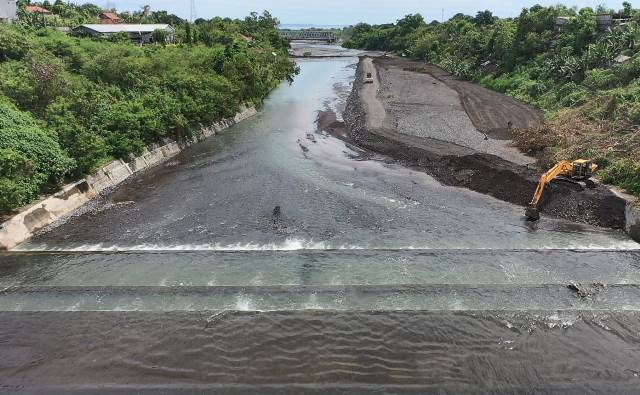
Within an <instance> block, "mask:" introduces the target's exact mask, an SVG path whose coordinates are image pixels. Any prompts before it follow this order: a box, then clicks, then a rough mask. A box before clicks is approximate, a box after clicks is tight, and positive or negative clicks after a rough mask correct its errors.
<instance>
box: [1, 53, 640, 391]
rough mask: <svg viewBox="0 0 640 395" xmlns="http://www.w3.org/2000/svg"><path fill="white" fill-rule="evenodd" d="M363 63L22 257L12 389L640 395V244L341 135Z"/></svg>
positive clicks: (322, 67) (25, 249) (289, 94)
mask: <svg viewBox="0 0 640 395" xmlns="http://www.w3.org/2000/svg"><path fill="white" fill-rule="evenodd" d="M357 63H358V58H357V57H356V56H355V54H354V56H353V57H342V58H336V59H305V60H300V61H299V65H300V67H301V73H300V75H299V76H298V77H297V78H296V81H295V82H294V83H293V84H291V85H289V84H283V85H282V86H280V87H279V88H278V89H276V90H275V91H274V92H273V93H272V94H271V95H270V96H269V97H268V98H267V100H266V101H265V103H264V106H263V107H262V108H261V110H260V111H259V112H258V114H256V115H255V116H253V117H251V118H249V119H247V120H245V121H243V122H241V123H238V124H237V125H234V126H232V127H230V128H229V129H227V130H226V131H225V132H223V133H220V134H219V135H218V136H216V137H215V138H211V139H206V140H204V141H202V142H200V143H198V144H193V145H191V146H190V147H186V148H184V149H182V150H181V151H180V152H179V153H177V154H176V155H173V156H171V159H170V160H169V161H165V162H163V163H160V164H158V165H157V166H154V167H153V168H150V169H148V170H146V171H138V172H135V171H133V169H132V172H133V173H134V174H133V175H130V176H127V177H126V179H125V180H124V181H122V182H121V183H120V184H119V185H118V186H117V187H115V188H107V189H105V190H104V191H103V192H102V193H101V194H100V196H98V197H97V198H95V199H92V200H91V201H90V202H88V203H87V204H84V205H83V206H82V208H81V209H80V210H78V211H77V212H76V213H75V214H74V215H72V216H69V217H66V218H65V219H64V220H63V221H58V222H57V223H56V224H57V225H58V226H56V227H50V228H47V229H45V230H46V231H41V232H37V233H36V234H35V235H34V237H32V238H31V239H30V240H29V241H27V242H25V243H23V244H21V245H20V246H18V247H17V248H15V249H13V250H12V251H9V252H3V253H1V255H0V333H2V341H0V355H2V358H0V383H2V385H1V386H0V392H8V393H34V394H40V393H47V394H49V393H53V394H56V393H59V394H69V393H87V394H89V393H91V394H93V393H110V394H114V393H143V394H144V393H149V394H152V393H153V394H155V393H183V394H190V393H203V392H215V393H222V394H240V393H264V394H271V393H277V394H300V393H310V394H315V393H362V394H365V393H371V392H376V391H377V392H382V393H411V394H424V393H434V392H438V393H505V392H506V393H521V392H533V393H576V394H577V393H585V392H596V393H603V392H607V393H631V392H634V391H636V390H637V388H638V384H639V380H640V357H639V356H638V352H637V344H638V342H639V341H640V338H639V333H640V313H639V311H640V245H638V244H637V243H636V242H634V241H633V240H631V239H630V238H629V236H628V235H627V234H625V233H624V232H623V231H622V230H614V229H607V228H601V227H596V226H591V225H587V224H583V223H576V222H571V221H568V220H565V219H560V218H555V217H544V218H543V219H542V220H541V221H540V222H539V223H537V224H531V223H528V222H526V221H525V220H524V218H523V215H522V208H521V207H520V206H518V205H515V204H512V203H508V202H505V201H502V200H498V199H496V198H494V197H491V196H487V195H484V194H481V193H478V192H474V191H471V190H469V189H466V188H459V187H454V186H447V185H443V184H442V183H440V182H438V181H437V180H436V179H434V178H432V177H431V176H429V175H428V174H426V173H424V172H422V171H417V170H415V169H411V168H407V167H404V166H402V165H400V164H397V163H396V162H395V161H393V160H391V159H390V158H388V157H385V156H381V155H378V154H375V153H372V152H369V151H366V150H363V149H361V148H359V147H356V146H354V145H351V144H348V143H345V142H344V141H342V140H340V139H338V138H335V137H332V135H331V134H329V133H327V131H325V130H323V127H319V126H318V123H317V122H316V120H317V119H318V115H319V114H325V113H327V112H330V113H332V114H333V116H334V118H335V119H336V122H340V121H341V120H342V116H343V111H344V109H345V106H346V103H347V99H348V97H349V95H350V93H351V90H352V83H353V81H354V75H355V70H356V65H357ZM163 155H164V154H163ZM148 159H149V158H147V160H148ZM139 163H144V160H142V162H139ZM129 167H130V168H131V165H129ZM116 168H118V167H116ZM126 173H127V172H122V173H118V174H121V175H120V177H122V178H124V177H125V176H126ZM114 177H115V176H114ZM115 178H118V177H115ZM96 185H97V183H96Z"/></svg>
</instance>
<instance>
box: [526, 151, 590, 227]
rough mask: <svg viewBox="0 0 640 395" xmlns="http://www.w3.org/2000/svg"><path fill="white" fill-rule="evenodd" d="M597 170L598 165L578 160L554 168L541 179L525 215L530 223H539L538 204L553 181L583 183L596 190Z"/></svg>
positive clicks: (561, 163)
mask: <svg viewBox="0 0 640 395" xmlns="http://www.w3.org/2000/svg"><path fill="white" fill-rule="evenodd" d="M596 170H598V165H596V164H595V163H593V162H592V161H590V160H585V159H578V160H575V161H573V162H572V161H568V160H563V161H562V162H560V163H558V164H557V165H555V166H553V167H552V168H551V170H549V171H548V172H546V173H544V174H543V175H542V177H540V183H538V189H536V193H535V195H533V200H532V201H531V204H530V206H529V207H528V208H527V210H526V212H525V215H526V216H527V218H528V219H529V220H530V221H538V220H539V219H540V212H539V211H538V204H539V203H540V199H542V194H543V193H544V190H545V188H546V187H547V186H548V185H549V184H550V183H551V181H553V180H556V179H560V180H563V181H569V182H572V183H578V184H580V182H581V181H582V182H583V183H584V185H585V186H586V187H587V188H595V186H596V184H595V182H593V180H592V179H591V177H593V173H595V172H596ZM580 185H582V184H580Z"/></svg>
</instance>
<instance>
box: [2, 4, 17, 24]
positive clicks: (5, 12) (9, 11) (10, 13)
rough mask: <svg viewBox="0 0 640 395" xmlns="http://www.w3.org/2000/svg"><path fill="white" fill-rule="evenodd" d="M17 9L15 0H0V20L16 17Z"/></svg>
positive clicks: (10, 19)
mask: <svg viewBox="0 0 640 395" xmlns="http://www.w3.org/2000/svg"><path fill="white" fill-rule="evenodd" d="M17 10H18V7H17V5H16V0H0V22H11V21H13V20H14V19H16V15H17V12H18V11H17Z"/></svg>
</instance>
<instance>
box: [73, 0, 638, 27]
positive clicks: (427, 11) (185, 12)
mask: <svg viewBox="0 0 640 395" xmlns="http://www.w3.org/2000/svg"><path fill="white" fill-rule="evenodd" d="M622 1H623V0H620V1H606V0H565V1H561V3H562V4H565V5H567V6H578V7H587V6H588V7H594V8H595V7H597V6H598V5H599V4H604V5H606V6H609V7H611V8H615V9H618V8H621V5H622ZM76 2H77V3H82V2H84V1H76ZM91 2H93V3H95V4H98V5H101V6H105V5H109V6H115V7H116V8H117V9H118V10H137V9H139V8H140V7H141V6H142V5H144V4H149V5H150V6H151V8H152V9H156V10H167V11H169V12H171V13H173V14H176V15H179V16H181V17H183V18H187V19H188V18H189V14H190V11H189V10H190V1H189V0H93V1H91ZM195 2H196V14H197V16H198V17H199V18H206V19H209V18H212V17H214V16H222V17H231V18H243V17H245V16H246V15H248V14H249V13H250V12H251V11H262V10H265V9H266V10H269V11H270V12H271V13H272V14H273V15H274V16H275V17H277V18H278V19H279V20H280V21H281V22H282V23H286V24H313V25H353V24H356V23H358V22H367V23H371V24H379V23H388V22H394V21H396V20H397V19H399V18H402V17H403V16H404V15H406V14H414V13H420V14H422V15H423V16H424V18H425V19H426V20H428V21H431V20H434V19H438V20H440V19H441V18H442V11H443V7H444V16H445V18H446V19H448V18H449V17H451V16H453V15H454V14H456V13H458V12H463V13H465V14H470V15H475V13H476V12H477V11H479V10H484V9H488V10H491V11H493V13H494V15H497V16H500V17H510V16H516V15H518V14H519V13H520V10H521V9H522V8H523V7H530V6H532V5H534V4H542V5H554V4H558V3H559V1H558V0H553V1H546V0H538V1H535V0H513V1H503V0H447V1H442V0H441V1H433V0H195ZM632 3H633V1H632Z"/></svg>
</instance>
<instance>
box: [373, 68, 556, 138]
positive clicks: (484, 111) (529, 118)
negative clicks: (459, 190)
mask: <svg viewBox="0 0 640 395" xmlns="http://www.w3.org/2000/svg"><path fill="white" fill-rule="evenodd" d="M376 63H377V64H379V65H381V66H383V67H389V66H395V67H401V68H402V69H404V70H407V71H412V72H414V73H426V74H429V75H431V76H432V77H434V78H435V79H437V80H438V81H440V82H442V83H444V84H445V85H447V86H448V87H450V88H451V89H454V90H455V91H456V92H457V93H458V95H459V99H460V101H461V103H462V105H463V106H464V109H465V111H466V113H467V114H468V116H469V118H470V119H471V121H472V122H473V125H474V126H475V127H476V128H477V129H478V130H480V131H482V132H484V133H486V134H487V135H488V136H489V137H491V138H494V139H500V140H508V139H510V138H511V131H510V129H513V128H516V129H528V128H534V127H538V126H540V125H541V124H542V122H543V121H544V114H543V113H542V111H540V110H539V109H537V108H535V107H532V106H530V105H528V104H526V103H523V102H520V101H518V100H516V99H514V98H512V97H509V96H506V95H503V94H502V93H499V92H495V91H492V90H490V89H487V88H485V87H483V86H480V85H478V84H474V83H471V82H467V81H461V80H458V79H456V78H455V77H453V76H451V74H449V73H447V72H446V71H444V70H442V69H441V68H439V67H437V66H433V65H428V64H424V63H421V62H416V61H412V60H407V59H399V58H386V59H378V60H376Z"/></svg>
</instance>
